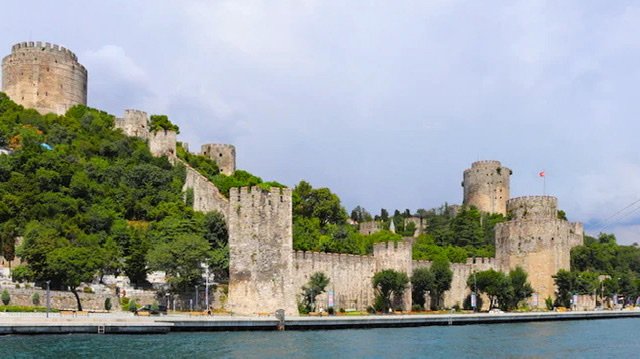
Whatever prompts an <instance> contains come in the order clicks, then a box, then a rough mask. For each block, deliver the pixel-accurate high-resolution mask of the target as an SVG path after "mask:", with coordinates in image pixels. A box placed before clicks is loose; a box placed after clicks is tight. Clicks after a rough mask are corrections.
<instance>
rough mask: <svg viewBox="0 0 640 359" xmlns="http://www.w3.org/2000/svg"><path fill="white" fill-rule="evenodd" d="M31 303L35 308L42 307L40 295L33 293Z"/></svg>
mask: <svg viewBox="0 0 640 359" xmlns="http://www.w3.org/2000/svg"><path fill="white" fill-rule="evenodd" d="M31 303H33V305H35V306H38V305H40V294H38V292H35V293H33V295H32V296H31Z"/></svg>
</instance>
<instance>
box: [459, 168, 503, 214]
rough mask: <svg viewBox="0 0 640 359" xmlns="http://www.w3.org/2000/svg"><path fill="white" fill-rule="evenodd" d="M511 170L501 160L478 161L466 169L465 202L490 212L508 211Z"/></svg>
mask: <svg viewBox="0 0 640 359" xmlns="http://www.w3.org/2000/svg"><path fill="white" fill-rule="evenodd" d="M511 173H512V172H511V170H510V169H509V168H507V167H503V166H502V165H501V164H500V161H478V162H474V163H472V164H471V168H468V169H466V170H465V171H464V175H463V181H462V186H463V187H464V198H463V204H464V205H467V206H475V207H476V208H478V209H479V210H481V211H483V212H488V213H501V214H506V213H507V207H506V204H507V200H508V199H509V177H510V176H511Z"/></svg>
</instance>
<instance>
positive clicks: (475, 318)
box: [0, 311, 640, 335]
mask: <svg viewBox="0 0 640 359" xmlns="http://www.w3.org/2000/svg"><path fill="white" fill-rule="evenodd" d="M622 318H640V311H602V312H566V313H556V312H532V313H503V314H486V313H480V314H427V315H370V316H335V317H321V318H318V317H297V318H291V319H287V320H286V322H285V329H286V330H326V329H349V328H396V327H418V326H449V325H470V324H497V323H518V322H540V321H566V320H598V319H622ZM277 326H278V321H277V320H276V319H275V318H271V317H264V318H255V317H251V318H249V317H229V316H212V317H201V316H193V317H190V316H188V315H168V316H159V317H133V316H132V315H127V314H125V313H117V314H114V315H110V314H107V315H104V314H95V315H94V316H93V317H85V318H63V317H60V316H59V315H56V314H51V315H50V317H49V318H46V317H45V316H44V314H43V313H37V314H36V313H28V314H26V313H22V314H19V315H15V314H13V313H0V335H2V334H5V335H6V334H74V333H84V334H86V333H95V334H165V333H169V332H187V331H198V332H203V331H256V330H276V329H277Z"/></svg>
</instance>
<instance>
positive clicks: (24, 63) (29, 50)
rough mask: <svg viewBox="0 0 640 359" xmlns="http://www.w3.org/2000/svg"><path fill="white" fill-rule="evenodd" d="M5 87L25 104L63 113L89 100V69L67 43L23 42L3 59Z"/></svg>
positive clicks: (15, 46) (12, 97)
mask: <svg viewBox="0 0 640 359" xmlns="http://www.w3.org/2000/svg"><path fill="white" fill-rule="evenodd" d="M2 91H3V92H5V93H6V94H7V95H8V96H9V97H10V98H11V99H12V100H13V101H14V102H16V103H18V104H20V105H22V106H24V107H27V108H35V109H36V110H38V112H40V113H43V114H45V113H49V112H53V113H55V114H58V115H61V114H64V113H65V112H66V111H67V110H68V109H69V108H71V107H72V106H74V105H77V104H83V105H86V104H87V70H86V69H85V68H84V66H82V65H81V64H80V63H79V62H78V58H77V56H76V55H75V54H74V53H73V52H71V51H69V50H68V49H66V48H64V47H61V46H58V45H53V44H50V43H47V42H45V43H43V42H40V41H38V42H22V43H19V44H16V45H14V46H13V47H12V49H11V54H9V55H7V56H6V57H5V58H4V59H3V60H2Z"/></svg>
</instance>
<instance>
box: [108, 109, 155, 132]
mask: <svg viewBox="0 0 640 359" xmlns="http://www.w3.org/2000/svg"><path fill="white" fill-rule="evenodd" d="M115 127H116V128H119V129H121V130H122V132H123V133H124V134H125V135H127V136H129V137H139V138H142V139H147V138H149V116H148V115H147V113H146V112H144V111H139V110H124V116H123V117H122V118H117V119H116V122H115Z"/></svg>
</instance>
